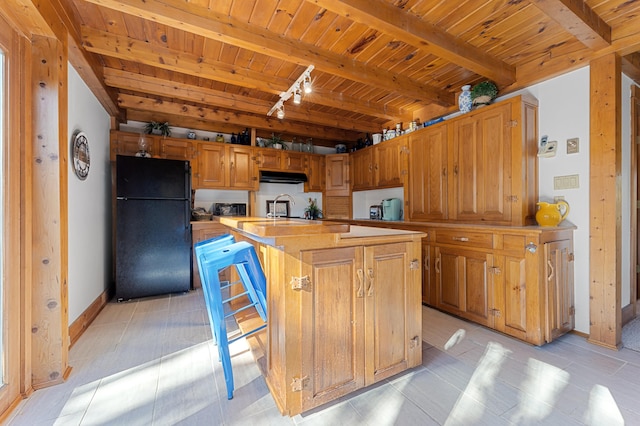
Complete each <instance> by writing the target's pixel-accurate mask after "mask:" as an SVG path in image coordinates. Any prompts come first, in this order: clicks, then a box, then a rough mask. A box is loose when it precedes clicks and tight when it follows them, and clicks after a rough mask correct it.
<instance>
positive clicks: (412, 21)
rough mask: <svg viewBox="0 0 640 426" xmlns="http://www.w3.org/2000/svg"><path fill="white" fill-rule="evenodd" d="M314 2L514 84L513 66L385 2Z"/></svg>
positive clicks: (496, 79)
mask: <svg viewBox="0 0 640 426" xmlns="http://www.w3.org/2000/svg"><path fill="white" fill-rule="evenodd" d="M311 3H315V4H317V5H318V6H320V7H323V8H325V9H327V10H330V11H332V12H335V13H338V14H340V15H342V16H347V17H349V18H350V19H353V20H355V21H356V22H359V23H362V24H366V25H369V26H371V27H374V28H378V29H379V30H380V31H382V32H384V33H388V34H390V35H392V36H394V37H397V38H398V39H400V40H402V41H404V42H406V43H407V44H410V45H413V46H415V47H416V48H418V49H420V50H422V51H424V52H427V53H429V54H434V55H436V56H438V57H440V58H443V59H446V60H447V61H450V62H452V63H454V64H457V65H459V66H461V67H464V68H466V69H468V70H470V71H473V72H475V73H476V74H479V75H482V76H485V77H487V78H488V79H491V80H494V81H495V82H496V83H498V84H500V85H502V86H507V85H509V84H512V83H513V82H514V81H515V69H514V67H512V66H511V65H509V64H507V63H505V62H503V61H500V60H498V59H495V58H493V57H492V56H490V55H488V54H486V53H484V52H482V51H480V50H479V49H477V48H475V47H473V46H471V45H469V44H467V43H464V42H462V41H460V40H457V39H456V38H455V37H453V36H451V35H450V34H448V33H447V32H445V31H443V30H441V29H440V28H438V27H436V26H435V25H430V24H428V23H426V22H425V21H423V20H422V19H420V18H418V17H417V16H414V15H412V14H410V13H407V12H406V11H404V10H402V8H400V7H396V6H393V5H392V4H390V3H389V2H386V1H384V0H313V1H311Z"/></svg>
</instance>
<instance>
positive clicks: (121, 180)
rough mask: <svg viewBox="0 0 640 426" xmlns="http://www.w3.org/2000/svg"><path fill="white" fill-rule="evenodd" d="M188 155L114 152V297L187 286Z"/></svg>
mask: <svg viewBox="0 0 640 426" xmlns="http://www.w3.org/2000/svg"><path fill="white" fill-rule="evenodd" d="M190 220H191V169H190V166H189V162H188V161H178V160H164V159H154V158H141V157H127V156H117V158H116V238H115V240H116V299H117V300H118V301H122V300H128V299H132V298H137V297H145V296H155V295H160V294H167V293H177V292H185V291H189V288H190V287H191V224H190Z"/></svg>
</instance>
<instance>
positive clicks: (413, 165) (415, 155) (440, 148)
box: [407, 123, 449, 221]
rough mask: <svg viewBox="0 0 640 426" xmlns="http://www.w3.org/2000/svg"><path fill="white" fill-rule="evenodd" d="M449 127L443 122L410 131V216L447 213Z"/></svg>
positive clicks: (435, 216)
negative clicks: (416, 130)
mask: <svg viewBox="0 0 640 426" xmlns="http://www.w3.org/2000/svg"><path fill="white" fill-rule="evenodd" d="M447 130H448V127H447V124H446V123H442V124H438V125H435V126H433V127H431V128H426V129H424V130H421V131H418V132H414V133H413V134H411V135H409V152H410V153H411V155H410V156H409V171H410V172H409V188H408V191H409V194H408V198H409V199H408V200H407V201H408V202H407V204H408V209H409V214H408V215H407V216H408V217H410V218H411V219H412V220H425V221H428V220H432V221H439V220H444V219H446V218H447V217H448V211H447V191H448V189H447V188H448V183H447V179H448V177H447V176H448V158H449V155H448V152H449V150H448V132H447Z"/></svg>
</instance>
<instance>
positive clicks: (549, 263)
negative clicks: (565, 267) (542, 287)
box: [547, 260, 554, 281]
mask: <svg viewBox="0 0 640 426" xmlns="http://www.w3.org/2000/svg"><path fill="white" fill-rule="evenodd" d="M547 265H548V266H549V269H550V270H551V271H550V274H549V276H548V277H547V281H551V279H552V278H553V273H554V269H553V263H551V261H550V260H547Z"/></svg>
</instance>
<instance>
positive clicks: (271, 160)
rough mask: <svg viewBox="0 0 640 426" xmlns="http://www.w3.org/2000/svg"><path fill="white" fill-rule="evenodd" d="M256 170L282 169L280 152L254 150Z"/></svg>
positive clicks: (263, 149)
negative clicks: (256, 163)
mask: <svg viewBox="0 0 640 426" xmlns="http://www.w3.org/2000/svg"><path fill="white" fill-rule="evenodd" d="M255 149H256V157H257V162H258V168H260V169H269V170H281V169H282V151H281V150H279V149H273V148H255Z"/></svg>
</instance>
